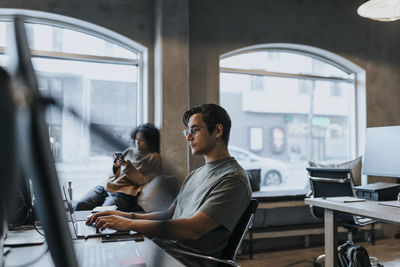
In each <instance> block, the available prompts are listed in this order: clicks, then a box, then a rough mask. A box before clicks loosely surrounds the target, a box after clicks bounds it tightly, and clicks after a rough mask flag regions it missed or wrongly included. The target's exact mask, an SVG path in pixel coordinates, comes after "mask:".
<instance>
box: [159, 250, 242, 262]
mask: <svg viewBox="0 0 400 267" xmlns="http://www.w3.org/2000/svg"><path fill="white" fill-rule="evenodd" d="M166 251H167V252H168V251H172V252H177V253H181V254H185V255H189V256H192V257H196V258H201V259H205V260H210V261H215V262H220V263H225V264H228V265H230V266H234V267H239V265H237V264H236V263H235V262H234V261H233V260H224V259H219V258H216V257H212V256H207V255H202V254H198V253H194V252H190V251H187V250H183V249H178V248H166Z"/></svg>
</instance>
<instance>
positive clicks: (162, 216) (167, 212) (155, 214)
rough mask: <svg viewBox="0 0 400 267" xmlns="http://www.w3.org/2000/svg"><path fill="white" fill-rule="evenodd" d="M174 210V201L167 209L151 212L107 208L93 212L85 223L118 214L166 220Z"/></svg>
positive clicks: (131, 217) (129, 217)
mask: <svg viewBox="0 0 400 267" xmlns="http://www.w3.org/2000/svg"><path fill="white" fill-rule="evenodd" d="M174 211H175V203H172V204H171V205H170V206H169V208H168V209H166V210H163V211H157V212H151V213H133V212H125V211H120V210H107V211H102V212H98V213H95V214H93V215H92V216H90V218H89V219H87V221H86V224H88V225H92V224H93V223H95V222H96V221H97V219H98V218H100V217H103V216H111V215H114V216H119V217H123V218H127V219H133V218H135V219H141V220H168V219H170V218H172V215H173V214H174Z"/></svg>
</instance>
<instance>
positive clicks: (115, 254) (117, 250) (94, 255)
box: [75, 241, 145, 267]
mask: <svg viewBox="0 0 400 267" xmlns="http://www.w3.org/2000/svg"><path fill="white" fill-rule="evenodd" d="M75 253H76V256H77V259H78V263H79V266H82V267H91V266H96V267H101V266H110V267H113V266H145V262H144V258H143V257H141V256H140V253H139V251H138V249H137V248H136V245H135V242H134V241H126V242H109V243H76V244H75Z"/></svg>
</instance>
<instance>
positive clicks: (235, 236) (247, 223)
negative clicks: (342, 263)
mask: <svg viewBox="0 0 400 267" xmlns="http://www.w3.org/2000/svg"><path fill="white" fill-rule="evenodd" d="M257 207H258V200H257V199H251V200H250V203H249V205H248V206H247V209H246V210H245V211H244V212H243V214H242V216H241V217H240V219H239V221H238V223H237V225H236V227H235V229H234V230H233V232H232V234H231V236H230V237H229V241H228V245H227V246H226V247H225V249H224V251H223V252H222V255H221V258H223V259H227V260H235V258H236V254H237V252H238V250H239V247H240V244H241V243H242V240H243V238H244V235H245V234H246V232H247V230H248V229H249V228H250V227H251V225H252V222H253V216H254V213H255V212H256V210H257Z"/></svg>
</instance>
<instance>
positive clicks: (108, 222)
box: [95, 215, 133, 232]
mask: <svg viewBox="0 0 400 267" xmlns="http://www.w3.org/2000/svg"><path fill="white" fill-rule="evenodd" d="M131 223H132V219H128V218H126V217H122V216H118V215H108V216H101V217H99V218H97V220H96V222H95V224H96V225H95V226H96V231H97V232H98V231H99V230H104V229H106V228H111V229H114V230H118V231H129V230H133V227H132V225H131Z"/></svg>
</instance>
